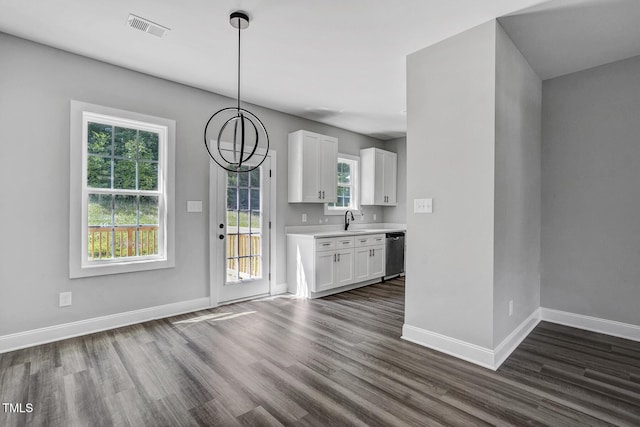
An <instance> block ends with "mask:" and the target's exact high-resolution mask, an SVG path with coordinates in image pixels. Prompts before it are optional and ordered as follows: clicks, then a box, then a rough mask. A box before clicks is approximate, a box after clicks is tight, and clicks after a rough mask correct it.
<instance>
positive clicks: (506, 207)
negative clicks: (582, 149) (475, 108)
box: [493, 24, 542, 347]
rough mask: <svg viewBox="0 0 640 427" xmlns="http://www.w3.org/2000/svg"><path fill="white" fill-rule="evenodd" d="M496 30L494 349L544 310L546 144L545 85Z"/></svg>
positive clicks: (506, 38)
mask: <svg viewBox="0 0 640 427" xmlns="http://www.w3.org/2000/svg"><path fill="white" fill-rule="evenodd" d="M497 29H498V30H497V39H496V47H497V50H496V148H495V154H496V158H495V159H496V160H495V167H496V170H495V224H494V244H495V247H494V288H493V302H494V317H493V324H494V328H493V333H494V337H493V345H494V347H495V346H496V345H498V344H499V343H500V342H501V341H502V340H503V339H504V338H506V337H507V336H508V335H509V334H510V333H511V332H512V331H513V330H514V329H515V328H516V327H517V326H518V325H520V324H521V323H522V322H523V321H524V320H525V319H526V318H527V317H528V316H529V315H531V313H533V312H534V311H535V310H537V309H538V307H539V306H540V192H541V182H540V149H541V148H540V146H541V139H542V135H541V132H542V125H541V123H540V121H541V115H542V105H541V104H542V82H541V81H540V79H539V78H538V76H537V75H536V74H535V72H534V71H533V70H532V69H531V67H530V66H529V63H528V62H527V60H526V59H525V58H524V57H523V56H522V54H521V53H520V51H519V50H518V49H517V47H516V46H515V45H514V44H513V42H512V41H511V39H510V38H509V36H508V35H507V34H506V33H505V32H504V30H503V29H502V27H501V26H500V25H499V24H498V26H497ZM510 300H512V301H513V315H512V316H509V301H510Z"/></svg>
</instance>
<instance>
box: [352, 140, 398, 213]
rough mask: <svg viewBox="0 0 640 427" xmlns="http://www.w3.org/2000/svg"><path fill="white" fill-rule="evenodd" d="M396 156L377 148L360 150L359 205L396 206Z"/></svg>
mask: <svg viewBox="0 0 640 427" xmlns="http://www.w3.org/2000/svg"><path fill="white" fill-rule="evenodd" d="M397 169H398V155H397V154H396V153H392V152H390V151H385V150H381V149H379V148H365V149H364V150H360V170H361V180H360V189H361V190H360V204H362V205H380V206H395V205H396V181H397V173H398V171H397Z"/></svg>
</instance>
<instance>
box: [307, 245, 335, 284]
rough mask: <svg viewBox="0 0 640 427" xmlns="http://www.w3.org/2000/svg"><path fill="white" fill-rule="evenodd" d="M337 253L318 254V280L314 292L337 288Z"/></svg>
mask: <svg viewBox="0 0 640 427" xmlns="http://www.w3.org/2000/svg"><path fill="white" fill-rule="evenodd" d="M335 259H336V251H324V252H318V253H317V254H316V269H315V270H316V274H315V277H316V280H315V283H314V284H315V286H314V289H312V291H314V292H320V291H326V290H327V289H333V288H335V287H336V262H335V261H334V260H335Z"/></svg>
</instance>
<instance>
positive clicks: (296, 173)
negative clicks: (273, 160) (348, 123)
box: [288, 130, 338, 203]
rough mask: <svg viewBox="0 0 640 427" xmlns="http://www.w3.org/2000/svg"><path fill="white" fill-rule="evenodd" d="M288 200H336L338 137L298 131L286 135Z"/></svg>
mask: <svg viewBox="0 0 640 427" xmlns="http://www.w3.org/2000/svg"><path fill="white" fill-rule="evenodd" d="M288 160H289V162H288V167H289V192H288V201H289V203H329V202H335V201H336V200H337V198H336V197H337V169H336V168H337V164H338V140H337V139H336V138H333V137H330V136H326V135H320V134H317V133H313V132H308V131H304V130H300V131H297V132H292V133H290V134H289V153H288Z"/></svg>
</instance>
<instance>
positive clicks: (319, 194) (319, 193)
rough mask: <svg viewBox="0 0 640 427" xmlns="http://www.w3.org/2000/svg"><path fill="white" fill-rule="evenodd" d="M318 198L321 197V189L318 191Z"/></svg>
mask: <svg viewBox="0 0 640 427" xmlns="http://www.w3.org/2000/svg"><path fill="white" fill-rule="evenodd" d="M318 199H322V191H318Z"/></svg>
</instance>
